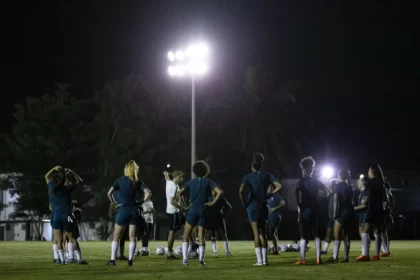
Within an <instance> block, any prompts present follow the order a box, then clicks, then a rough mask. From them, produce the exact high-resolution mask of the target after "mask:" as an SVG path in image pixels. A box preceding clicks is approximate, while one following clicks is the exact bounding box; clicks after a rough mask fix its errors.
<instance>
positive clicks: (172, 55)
mask: <svg viewBox="0 0 420 280" xmlns="http://www.w3.org/2000/svg"><path fill="white" fill-rule="evenodd" d="M168 59H169V60H170V61H174V60H175V54H174V53H173V52H168Z"/></svg>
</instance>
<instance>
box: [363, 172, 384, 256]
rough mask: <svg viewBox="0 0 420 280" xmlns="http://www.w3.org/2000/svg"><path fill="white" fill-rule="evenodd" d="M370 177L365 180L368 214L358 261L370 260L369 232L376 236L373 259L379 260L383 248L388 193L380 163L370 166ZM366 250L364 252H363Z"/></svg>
mask: <svg viewBox="0 0 420 280" xmlns="http://www.w3.org/2000/svg"><path fill="white" fill-rule="evenodd" d="M368 177H369V178H368V179H367V180H366V181H364V184H365V187H366V189H367V214H366V218H365V222H364V224H363V229H362V246H363V250H362V255H361V256H359V257H358V258H357V259H356V260H357V261H369V260H371V259H370V258H369V233H370V232H371V231H373V234H374V236H375V255H374V256H373V257H372V260H375V261H377V260H379V253H380V250H381V238H380V230H381V227H382V226H383V222H384V218H385V210H384V202H386V194H385V187H384V176H383V173H382V169H381V167H380V166H379V164H375V165H371V166H370V167H369V172H368ZM363 251H364V252H363Z"/></svg>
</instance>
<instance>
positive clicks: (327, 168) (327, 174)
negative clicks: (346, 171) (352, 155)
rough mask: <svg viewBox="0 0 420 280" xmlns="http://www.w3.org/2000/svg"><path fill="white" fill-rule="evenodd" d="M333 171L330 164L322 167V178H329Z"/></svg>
mask: <svg viewBox="0 0 420 280" xmlns="http://www.w3.org/2000/svg"><path fill="white" fill-rule="evenodd" d="M333 173H334V170H333V168H332V167H331V166H325V167H324V168H323V169H322V177H324V178H327V179H329V178H331V177H332V176H333Z"/></svg>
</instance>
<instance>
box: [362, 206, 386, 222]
mask: <svg viewBox="0 0 420 280" xmlns="http://www.w3.org/2000/svg"><path fill="white" fill-rule="evenodd" d="M384 221H385V211H384V210H382V209H380V210H377V211H369V212H368V213H367V214H366V218H365V223H369V224H372V225H379V224H383V223H384Z"/></svg>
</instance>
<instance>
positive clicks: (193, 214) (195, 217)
mask: <svg viewBox="0 0 420 280" xmlns="http://www.w3.org/2000/svg"><path fill="white" fill-rule="evenodd" d="M187 223H188V224H190V225H192V226H199V227H203V228H204V227H205V226H206V218H205V214H204V209H193V208H190V209H189V210H188V214H187Z"/></svg>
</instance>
